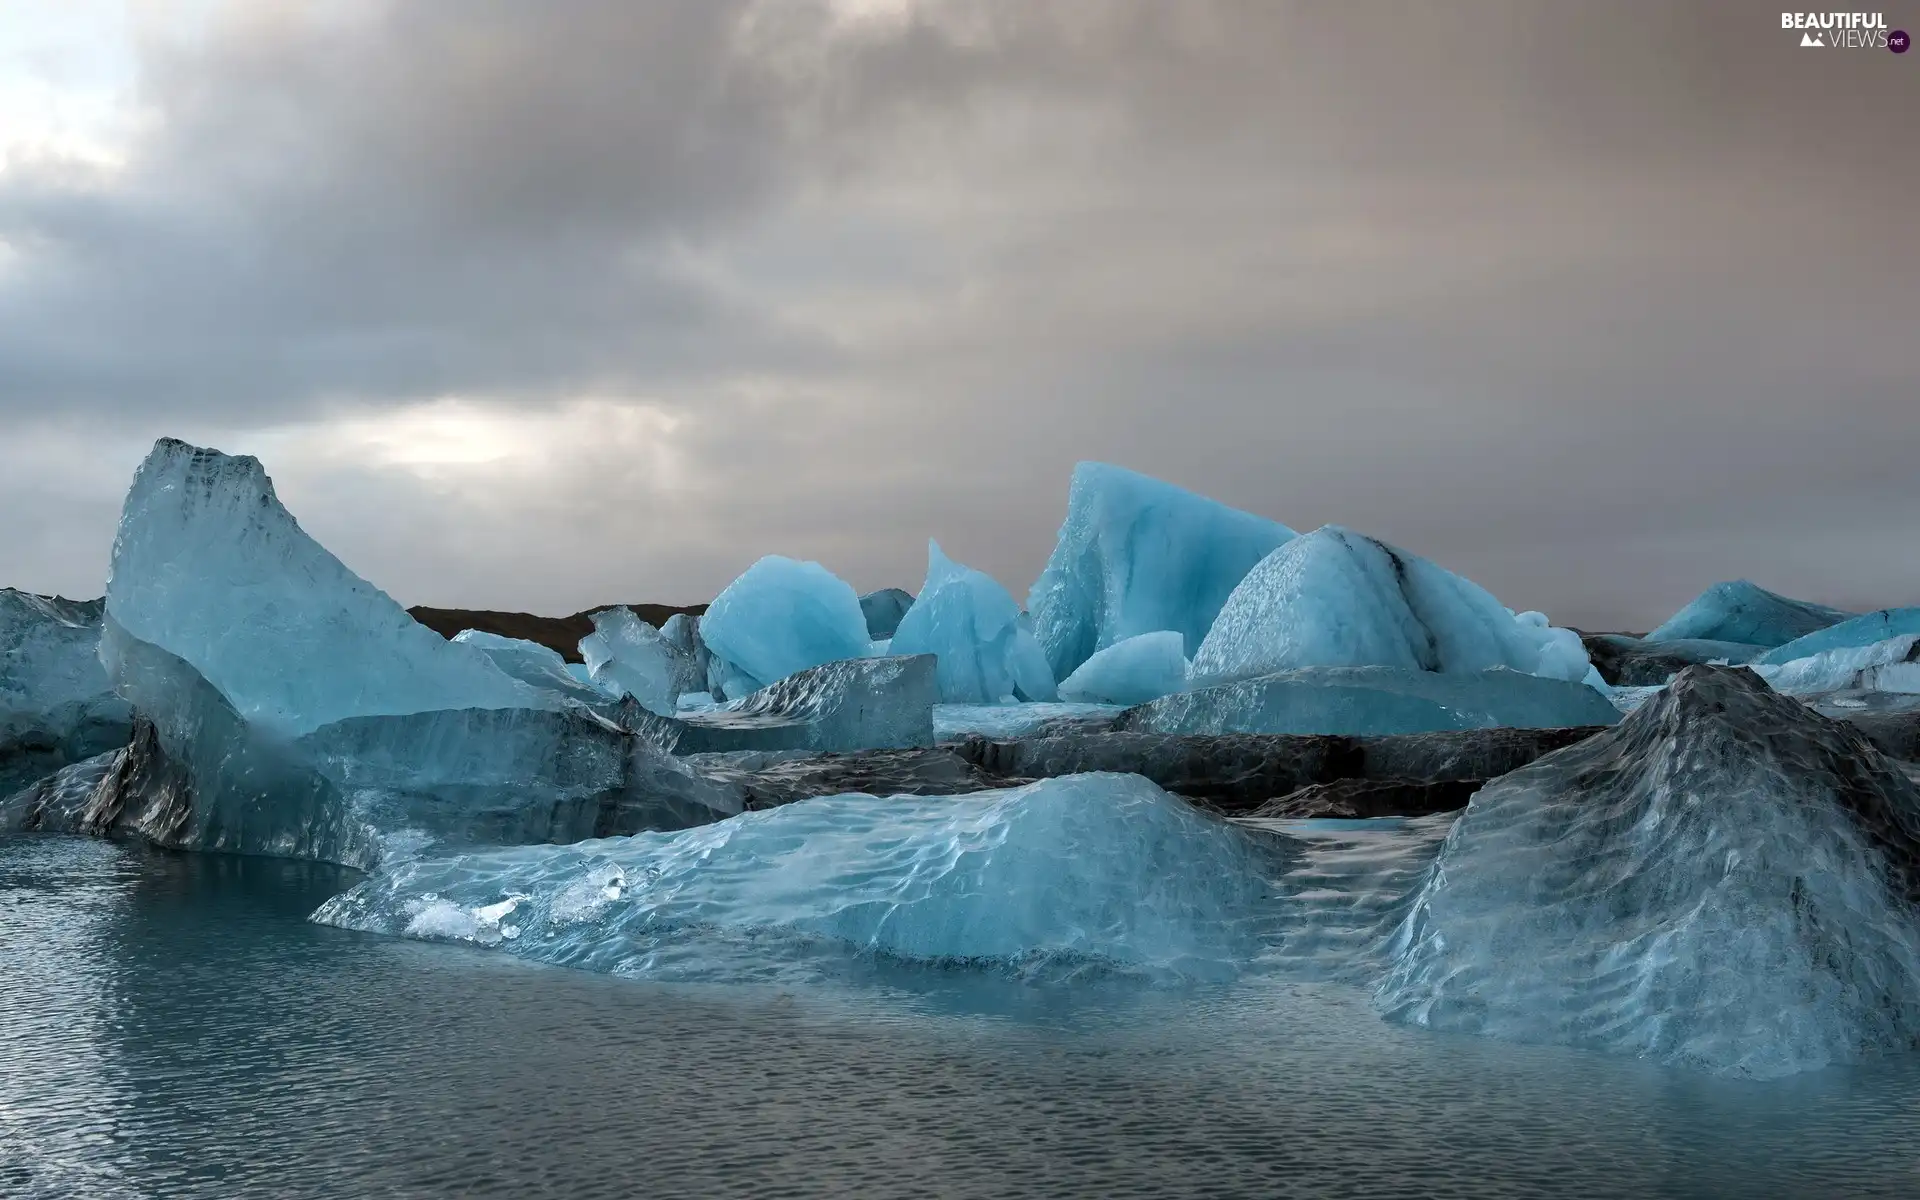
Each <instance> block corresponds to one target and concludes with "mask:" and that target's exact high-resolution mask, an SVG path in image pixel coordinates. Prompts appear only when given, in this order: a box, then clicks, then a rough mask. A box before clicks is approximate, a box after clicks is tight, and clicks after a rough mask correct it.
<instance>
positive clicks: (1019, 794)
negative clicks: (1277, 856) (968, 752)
mask: <svg viewBox="0 0 1920 1200" xmlns="http://www.w3.org/2000/svg"><path fill="white" fill-rule="evenodd" d="M1265 888H1266V882H1265V879H1264V876H1263V864H1262V859H1261V856H1260V852H1259V850H1258V847H1257V844H1256V842H1255V841H1254V838H1253V837H1252V836H1250V835H1248V834H1246V833H1243V832H1241V831H1240V830H1238V829H1236V828H1234V827H1233V826H1231V825H1230V824H1228V823H1227V822H1225V821H1222V820H1219V819H1218V818H1214V817H1209V816H1207V815H1205V814H1203V813H1200V812H1198V811H1197V810H1195V809H1194V808H1192V807H1191V806H1190V805H1188V804H1187V803H1186V802H1185V801H1182V800H1179V799H1177V798H1175V797H1172V796H1169V795H1167V794H1166V793H1165V792H1163V791H1161V790H1160V789H1159V788H1157V787H1155V786H1153V785H1152V784H1151V783H1148V782H1147V781H1146V780H1144V779H1139V778H1137V777H1134V776H1127V775H1081V776H1073V777H1069V778H1063V779H1050V780H1046V781H1043V782H1040V783H1035V784H1030V785H1028V786H1025V787H1019V788H1013V789H1008V790H999V791H984V792H975V793H972V794H970V795H965V796H949V797H933V798H923V797H918V796H894V797H890V798H887V799H885V800H884V801H881V800H877V799H876V798H874V797H871V796H864V795H848V796H833V797H821V798H817V799H811V800H803V801H800V802H798V803H794V804H788V805H785V806H782V807H780V808H776V809H772V810H770V811H765V812H749V813H746V814H743V815H741V816H739V817H735V818H733V819H731V820H728V821H724V822H721V823H719V824H715V825H709V826H706V827H704V828H702V829H696V830H690V831H687V832H684V833H679V834H657V833H656V834H640V835H637V836H634V837H629V838H620V839H610V840H602V841H594V842H584V843H580V844H578V845H575V846H569V847H565V848H558V849H556V848H532V847H528V848H521V849H514V850H498V851H490V852H486V853H480V854H468V855H462V856H459V857H453V858H423V859H416V860H411V861H408V862H403V863H397V864H395V865H394V866H393V867H392V868H389V869H386V870H383V871H381V872H380V873H378V874H375V875H373V876H372V877H370V878H368V879H366V880H364V881H362V882H361V883H360V884H358V885H357V886H355V887H354V888H353V889H352V890H350V891H348V892H346V893H343V894H342V895H340V896H337V897H335V898H334V899H332V900H330V901H328V902H327V903H326V904H325V905H323V906H322V907H321V909H320V910H319V911H318V912H317V913H316V914H315V915H314V919H315V920H317V921H320V922H322V923H325V924H330V925H337V926H340V927H342V928H346V929H356V930H362V931H366V932H371V933H382V934H389V935H398V936H407V937H416V938H427V939H432V940H445V941H458V942H467V943H472V944H477V945H482V946H491V947H497V948H499V949H501V950H504V951H506V952H508V953H511V954H514V955H518V956H520V957H524V958H529V959H534V960H537V961H541V962H548V963H556V964H560V965H565V966H573V967H583V968H587V969H589V970H596V971H607V972H612V973H615V974H620V975H627V976H639V977H645V978H665V979H734V978H741V977H747V978H756V979H757V978H766V977H767V976H768V974H769V973H771V972H775V971H778V970H780V969H781V968H782V967H786V968H787V969H789V970H794V971H798V972H808V973H811V972H817V971H819V970H821V969H823V968H822V966H821V965H820V964H822V963H823V962H824V963H827V964H829V965H828V966H826V967H825V968H824V969H829V970H830V969H832V967H831V965H830V964H831V963H832V961H833V960H835V959H838V960H841V961H844V960H845V959H846V958H847V957H848V956H850V955H852V956H878V957H880V958H885V959H896V960H907V961H914V962H924V963H935V964H943V965H949V966H961V967H970V968H974V969H984V970H999V971H1007V972H1014V973H1019V974H1022V975H1027V976H1029V977H1034V976H1039V977H1047V976H1050V975H1054V974H1056V973H1059V972H1066V973H1069V974H1073V973H1080V972H1084V971H1086V970H1088V969H1094V970H1105V971H1110V972H1115V973H1119V974H1123V975H1128V976H1135V977H1141V978H1146V979H1151V980H1164V981H1168V982H1179V981H1183V980H1191V979H1201V980H1218V979H1230V978H1232V977H1234V976H1235V975H1236V974H1238V973H1239V971H1240V970H1241V969H1242V967H1243V965H1244V964H1245V963H1246V962H1247V961H1248V960H1249V959H1250V958H1251V956H1252V955H1253V953H1254V952H1255V950H1256V948H1257V943H1256V940H1255V938H1254V935H1253V928H1252V926H1253V921H1252V918H1253V916H1254V913H1255V910H1256V908H1257V906H1258V905H1259V903H1260V901H1261V899H1262V897H1263V895H1264V892H1265Z"/></svg>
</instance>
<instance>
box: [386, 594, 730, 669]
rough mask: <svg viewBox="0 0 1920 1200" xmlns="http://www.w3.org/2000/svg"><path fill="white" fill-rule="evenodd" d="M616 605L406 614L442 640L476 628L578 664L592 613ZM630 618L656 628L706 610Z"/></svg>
mask: <svg viewBox="0 0 1920 1200" xmlns="http://www.w3.org/2000/svg"><path fill="white" fill-rule="evenodd" d="M618 607H620V606H619V605H616V604H601V605H597V606H595V607H593V608H589V609H584V610H582V611H580V612H577V613H574V614H573V615H572V616H570V617H539V616H535V615H534V614H532V613H521V612H494V611H493V610H491V609H484V608H430V607H428V606H426V605H415V606H414V607H413V608H409V609H408V610H407V615H408V616H410V617H412V618H413V619H414V620H416V621H418V622H420V623H421V624H422V625H425V626H426V627H427V628H428V629H431V630H433V631H434V632H435V633H437V634H439V635H440V636H441V637H443V638H451V637H453V636H454V635H455V634H457V633H459V632H461V631H462V630H465V629H478V630H480V631H481V632H483V633H494V634H499V635H500V636H501V637H511V638H522V639H524V640H526V641H529V642H538V643H539V644H541V645H542V646H545V647H547V648H548V649H549V650H553V651H557V652H558V653H559V655H560V657H562V658H564V659H566V660H567V661H568V662H579V661H581V659H580V639H581V638H583V637H585V636H587V635H588V634H590V633H592V632H593V614H594V613H597V612H600V611H602V610H604V609H609V608H618ZM626 607H627V608H630V609H632V610H633V612H634V615H635V616H637V617H639V618H640V619H641V620H642V621H645V622H646V623H647V624H649V625H652V626H653V627H654V628H656V629H657V628H659V627H660V626H661V625H664V624H666V621H667V618H668V617H671V616H673V615H674V614H675V613H688V614H690V615H692V616H699V615H700V614H701V613H704V612H706V611H707V606H706V605H704V604H689V605H686V606H684V607H675V606H673V605H671V604H629V605H627V606H626Z"/></svg>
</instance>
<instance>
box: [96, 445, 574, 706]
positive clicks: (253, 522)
mask: <svg viewBox="0 0 1920 1200" xmlns="http://www.w3.org/2000/svg"><path fill="white" fill-rule="evenodd" d="M107 612H108V614H109V615H110V616H111V617H112V619H113V620H114V621H117V622H118V623H119V624H120V626H121V628H122V629H124V630H125V631H126V632H127V633H128V634H130V635H131V636H133V637H135V638H138V639H139V640H141V641H143V642H146V643H148V644H150V645H153V646H156V647H159V648H160V649H162V650H165V651H167V652H169V653H171V654H174V655H176V656H178V657H179V658H181V659H183V660H185V661H186V662H187V663H189V664H191V665H192V667H193V669H194V670H195V671H196V672H197V673H198V674H199V675H200V676H201V677H203V678H204V679H205V680H206V681H207V682H208V683H210V684H212V685H213V686H214V687H215V688H217V689H219V691H220V693H221V694H222V695H223V696H225V697H226V698H227V700H228V701H229V702H231V703H232V705H233V707H234V709H235V711H236V712H237V713H238V714H239V715H240V716H241V717H242V718H244V719H245V720H247V721H249V722H252V723H257V724H259V725H261V726H263V727H266V728H270V729H273V730H275V731H277V732H280V733H283V734H286V735H289V736H297V735H299V734H302V733H305V732H307V731H309V730H312V729H317V728H319V727H320V726H322V725H325V724H326V723H327V722H329V721H337V720H339V719H341V718H343V717H352V716H370V715H376V714H387V715H397V714H402V713H413V712H425V711H428V710H431V709H437V708H553V707H557V706H559V705H561V704H564V703H566V701H565V700H564V699H563V698H561V697H560V696H558V695H557V694H555V693H553V692H550V691H547V690H545V689H542V688H535V687H532V686H529V685H528V684H526V683H523V682H521V681H520V680H518V679H514V678H512V677H511V676H509V675H507V674H506V673H505V672H503V671H501V670H500V669H499V668H498V667H496V666H495V665H494V663H493V661H492V660H491V659H490V658H489V657H488V656H487V655H486V654H485V653H483V652H482V651H480V650H479V649H476V648H475V647H472V646H463V645H458V644H456V643H453V642H449V641H447V640H445V639H444V638H442V637H441V636H440V635H439V634H437V633H435V632H433V631H432V630H431V629H428V628H427V627H426V626H424V625H421V624H419V623H418V622H416V621H415V620H414V619H413V618H412V617H410V616H408V615H407V611H406V609H404V608H401V607H400V605H398V604H397V603H395V602H394V600H393V599H392V597H390V596H388V595H387V594H386V593H385V592H382V591H380V590H379V589H378V588H376V587H374V586H373V585H372V584H369V583H367V582H366V581H365V580H363V579H361V578H360V577H359V576H357V575H355V574H354V573H353V572H352V571H349V570H348V569H347V568H346V567H345V566H343V565H341V562H340V560H339V559H337V558H335V557H334V556H333V555H332V554H329V553H328V552H327V550H326V549H325V547H323V546H321V545H320V544H319V543H318V542H316V541H314V540H313V539H312V538H310V537H308V536H307V534H306V533H305V532H304V531H303V530H302V529H301V528H300V525H299V523H298V522H297V521H295V520H294V519H293V514H291V513H289V512H288V511H287V510H286V509H285V508H284V507H283V506H282V505H281V503H280V500H279V498H278V497H276V496H275V495H274V491H273V483H272V482H271V481H270V480H269V479H268V478H267V474H266V472H265V471H264V470H262V469H261V467H260V463H259V460H257V459H254V458H250V457H245V456H229V455H226V454H222V453H220V452H219V451H217V450H202V449H198V448H196V447H193V446H189V445H187V444H186V443H184V442H179V441H175V440H174V439H172V438H162V439H161V440H160V441H158V442H155V443H154V447H153V452H152V453H150V454H149V455H147V459H146V461H145V462H143V463H142V464H141V465H140V469H139V471H138V472H137V473H136V474H135V475H134V477H133V487H132V489H131V490H130V491H129V492H128V493H127V500H126V505H125V507H124V509H123V510H122V512H121V516H120V531H119V533H118V535H117V536H116V537H115V538H114V542H113V566H112V571H111V574H110V575H109V576H108V580H107Z"/></svg>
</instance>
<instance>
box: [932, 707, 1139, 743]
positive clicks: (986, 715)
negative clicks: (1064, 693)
mask: <svg viewBox="0 0 1920 1200" xmlns="http://www.w3.org/2000/svg"><path fill="white" fill-rule="evenodd" d="M1124 711H1126V710H1125V709H1123V708H1122V707H1121V706H1119V705H1117V704H1067V703H1041V704H939V705H935V706H934V710H933V736H934V739H935V740H936V741H941V742H951V741H957V740H959V739H960V738H964V737H967V736H969V735H970V734H978V735H980V736H981V737H988V738H1011V737H1023V736H1025V735H1027V734H1032V733H1035V732H1037V731H1038V730H1040V729H1041V728H1042V727H1043V726H1046V725H1049V724H1053V723H1056V722H1073V721H1088V722H1093V723H1100V724H1104V723H1105V722H1108V721H1111V720H1112V719H1113V718H1115V717H1117V716H1119V715H1120V714H1121V713H1122V712H1124Z"/></svg>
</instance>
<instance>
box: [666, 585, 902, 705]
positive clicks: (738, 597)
mask: <svg viewBox="0 0 1920 1200" xmlns="http://www.w3.org/2000/svg"><path fill="white" fill-rule="evenodd" d="M700 636H701V637H702V638H704V639H705V641H706V644H707V649H708V650H709V651H711V652H712V654H713V655H714V657H716V658H718V659H721V660H722V661H723V662H724V663H726V664H728V665H730V666H731V667H732V668H733V674H734V676H735V679H734V682H733V684H732V685H731V686H729V687H728V689H727V696H728V698H729V699H738V698H739V697H740V696H744V695H746V694H747V693H748V692H755V691H759V690H760V689H761V688H763V687H766V686H767V685H768V684H771V683H778V682H779V681H780V680H782V679H785V678H786V677H787V676H789V675H793V674H796V673H798V672H800V671H804V670H806V669H807V668H808V667H817V666H820V665H821V664H822V663H830V662H839V661H841V660H842V659H848V658H865V657H866V656H867V653H868V650H869V648H870V647H869V639H868V637H867V617H866V614H865V613H864V612H862V611H861V609H860V597H859V596H858V595H856V594H855V593H854V590H853V588H852V587H851V586H850V585H849V584H848V583H847V582H846V581H845V580H843V579H841V578H840V577H839V576H837V575H835V574H834V573H833V572H832V571H829V570H827V569H826V568H825V567H823V566H821V565H820V564H819V563H817V562H801V561H799V560H798V559H792V558H785V557H782V556H781V555H778V554H769V555H767V556H766V557H765V558H762V559H761V560H760V561H758V562H756V563H754V564H753V565H752V566H751V567H748V568H747V569H746V570H745V571H744V572H742V573H741V575H740V578H738V579H736V580H734V581H733V582H732V583H730V584H728V585H727V586H726V590H725V591H722V592H721V593H720V594H719V595H718V596H716V597H714V601H713V603H712V605H710V606H709V607H708V608H707V612H706V615H705V616H703V617H701V618H700Z"/></svg>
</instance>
